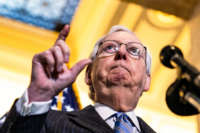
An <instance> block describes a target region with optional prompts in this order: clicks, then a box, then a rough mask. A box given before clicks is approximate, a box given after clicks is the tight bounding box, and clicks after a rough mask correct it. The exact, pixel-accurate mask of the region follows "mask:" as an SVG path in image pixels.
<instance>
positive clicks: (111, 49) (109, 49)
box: [104, 44, 116, 53]
mask: <svg viewBox="0 0 200 133" xmlns="http://www.w3.org/2000/svg"><path fill="white" fill-rule="evenodd" d="M104 51H105V52H109V53H112V52H115V51H116V46H115V45H113V44H107V45H106V46H105V47H104Z"/></svg>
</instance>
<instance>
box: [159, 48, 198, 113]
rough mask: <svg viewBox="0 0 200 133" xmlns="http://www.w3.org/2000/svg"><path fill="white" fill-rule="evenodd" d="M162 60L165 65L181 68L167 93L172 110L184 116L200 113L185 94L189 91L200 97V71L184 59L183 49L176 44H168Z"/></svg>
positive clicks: (161, 54) (161, 56) (161, 55)
mask: <svg viewBox="0 0 200 133" xmlns="http://www.w3.org/2000/svg"><path fill="white" fill-rule="evenodd" d="M160 60H161V62H162V64H163V65H165V66H167V67H169V68H179V70H180V72H179V74H178V77H177V79H176V81H175V82H174V83H172V84H171V85H170V87H169V88H168V90H167V93H166V103H167V105H168V107H169V108H170V110H171V111H172V112H174V113H176V114H178V115H184V116H186V115H193V114H198V113H199V111H198V110H197V108H196V107H194V105H192V104H191V103H189V102H188V99H186V98H185V95H187V94H188V93H189V94H192V95H194V96H195V97H198V98H200V73H199V71H198V70H197V69H196V68H195V67H193V66H192V65H190V64H189V63H188V62H187V61H186V60H184V58H183V54H182V52H181V50H180V49H179V48H178V47H176V46H174V45H168V46H166V47H164V48H163V49H162V50H161V53H160Z"/></svg>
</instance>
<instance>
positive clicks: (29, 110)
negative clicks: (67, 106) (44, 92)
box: [16, 90, 52, 116]
mask: <svg viewBox="0 0 200 133" xmlns="http://www.w3.org/2000/svg"><path fill="white" fill-rule="evenodd" d="M51 102H52V100H49V101H45V102H43V101H42V102H31V103H29V99H28V92H27V90H26V91H25V93H24V94H23V96H22V97H21V98H20V99H19V100H18V101H17V103H16V109H17V112H18V113H19V114H20V115H22V116H30V115H39V114H43V113H46V112H48V111H49V109H50V105H51Z"/></svg>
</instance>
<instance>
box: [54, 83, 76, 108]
mask: <svg viewBox="0 0 200 133" xmlns="http://www.w3.org/2000/svg"><path fill="white" fill-rule="evenodd" d="M51 109H52V110H62V111H68V112H69V111H75V110H79V104H78V102H77V98H76V96H75V93H74V91H73V89H72V86H69V87H67V88H65V89H64V90H63V91H62V92H60V93H59V94H58V95H57V96H55V97H54V98H53V101H52V104H51Z"/></svg>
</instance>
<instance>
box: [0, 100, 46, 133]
mask: <svg viewBox="0 0 200 133" xmlns="http://www.w3.org/2000/svg"><path fill="white" fill-rule="evenodd" d="M16 102H17V100H16V101H15V102H14V104H13V106H12V108H11V110H10V111H9V113H8V115H7V118H6V121H5V122H4V124H3V125H2V127H1V129H0V133H40V132H41V131H42V130H43V131H44V123H45V119H46V116H47V113H44V114H40V115H32V116H21V115H20V114H19V113H18V112H17V110H16ZM43 133H45V132H43Z"/></svg>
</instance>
